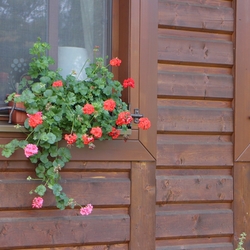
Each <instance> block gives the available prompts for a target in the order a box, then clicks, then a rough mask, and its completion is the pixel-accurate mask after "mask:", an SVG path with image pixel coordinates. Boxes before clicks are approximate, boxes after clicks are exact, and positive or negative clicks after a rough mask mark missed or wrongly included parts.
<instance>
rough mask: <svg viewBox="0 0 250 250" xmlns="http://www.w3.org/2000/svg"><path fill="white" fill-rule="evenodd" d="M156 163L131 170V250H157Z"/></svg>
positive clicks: (136, 164) (137, 166)
mask: <svg viewBox="0 0 250 250" xmlns="http://www.w3.org/2000/svg"><path fill="white" fill-rule="evenodd" d="M155 196H156V190H155V162H151V163H143V162H141V163H140V162H138V163H133V164H132V169H131V206H130V215H131V241H130V249H131V250H142V249H145V250H146V249H148V250H151V249H152V250H153V249H155Z"/></svg>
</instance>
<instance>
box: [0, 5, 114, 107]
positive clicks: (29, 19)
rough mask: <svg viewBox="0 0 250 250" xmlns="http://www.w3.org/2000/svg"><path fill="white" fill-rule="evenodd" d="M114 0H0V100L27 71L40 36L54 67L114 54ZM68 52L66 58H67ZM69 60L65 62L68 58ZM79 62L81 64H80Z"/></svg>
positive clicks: (0, 103)
mask: <svg viewBox="0 0 250 250" xmlns="http://www.w3.org/2000/svg"><path fill="white" fill-rule="evenodd" d="M111 2H112V1H110V0H53V1H49V0H25V1H17V0H0V106H4V105H6V104H5V102H4V100H5V98H6V95H7V94H8V93H11V92H13V91H16V90H17V86H18V83H19V82H20V79H21V78H22V77H23V76H24V75H25V74H27V69H28V64H29V60H30V56H29V48H30V47H31V46H32V44H33V43H34V42H35V41H36V40H37V37H41V39H42V41H47V42H49V43H50V44H51V47H52V49H51V51H50V55H51V56H53V58H54V59H56V65H55V66H54V67H56V68H57V67H60V68H63V71H62V74H63V75H66V74H69V73H70V72H71V70H72V69H71V68H70V66H69V64H73V63H75V60H76V57H77V58H78V59H79V58H80V62H79V63H78V64H76V65H75V66H74V69H75V67H82V65H83V64H84V62H85V60H86V59H87V58H89V59H90V60H91V59H93V48H94V47H95V46H98V48H99V51H98V52H96V53H97V54H96V56H100V57H105V56H106V55H108V54H111V47H110V46H111V28H110V27H111V24H110V23H111V21H110V20H111V14H112V13H111V7H112V6H111ZM65 58H67V60H64V59H65ZM65 62H66V64H65ZM80 65H81V66H80Z"/></svg>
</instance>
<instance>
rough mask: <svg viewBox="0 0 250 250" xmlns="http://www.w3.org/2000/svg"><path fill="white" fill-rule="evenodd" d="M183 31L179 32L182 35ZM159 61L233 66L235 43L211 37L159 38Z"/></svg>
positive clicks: (162, 36) (161, 36)
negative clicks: (211, 38)
mask: <svg viewBox="0 0 250 250" xmlns="http://www.w3.org/2000/svg"><path fill="white" fill-rule="evenodd" d="M181 32H182V31H179V33H181ZM158 60H161V61H170V62H175V63H183V64H184V63H191V64H211V65H225V66H228V67H231V66H232V65H233V43H232V42H229V41H216V40H210V38H209V37H204V38H203V39H201V38H199V39H194V38H189V37H185V38H184V37H179V36H166V35H159V37H158Z"/></svg>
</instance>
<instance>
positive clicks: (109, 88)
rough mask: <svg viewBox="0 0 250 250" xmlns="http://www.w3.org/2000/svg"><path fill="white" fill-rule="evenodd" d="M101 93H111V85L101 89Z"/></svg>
mask: <svg viewBox="0 0 250 250" xmlns="http://www.w3.org/2000/svg"><path fill="white" fill-rule="evenodd" d="M103 93H104V94H105V95H107V96H109V95H111V93H112V87H111V86H106V87H105V88H104V89H103Z"/></svg>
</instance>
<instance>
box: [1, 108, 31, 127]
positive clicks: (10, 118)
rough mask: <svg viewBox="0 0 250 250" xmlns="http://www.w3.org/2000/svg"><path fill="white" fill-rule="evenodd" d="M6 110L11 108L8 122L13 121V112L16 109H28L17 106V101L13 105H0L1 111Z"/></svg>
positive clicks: (23, 110)
mask: <svg viewBox="0 0 250 250" xmlns="http://www.w3.org/2000/svg"><path fill="white" fill-rule="evenodd" d="M5 110H10V113H9V121H8V123H11V120H12V114H13V112H14V110H18V111H22V112H26V110H25V109H23V108H17V107H16V103H14V105H13V106H6V107H0V111H5Z"/></svg>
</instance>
